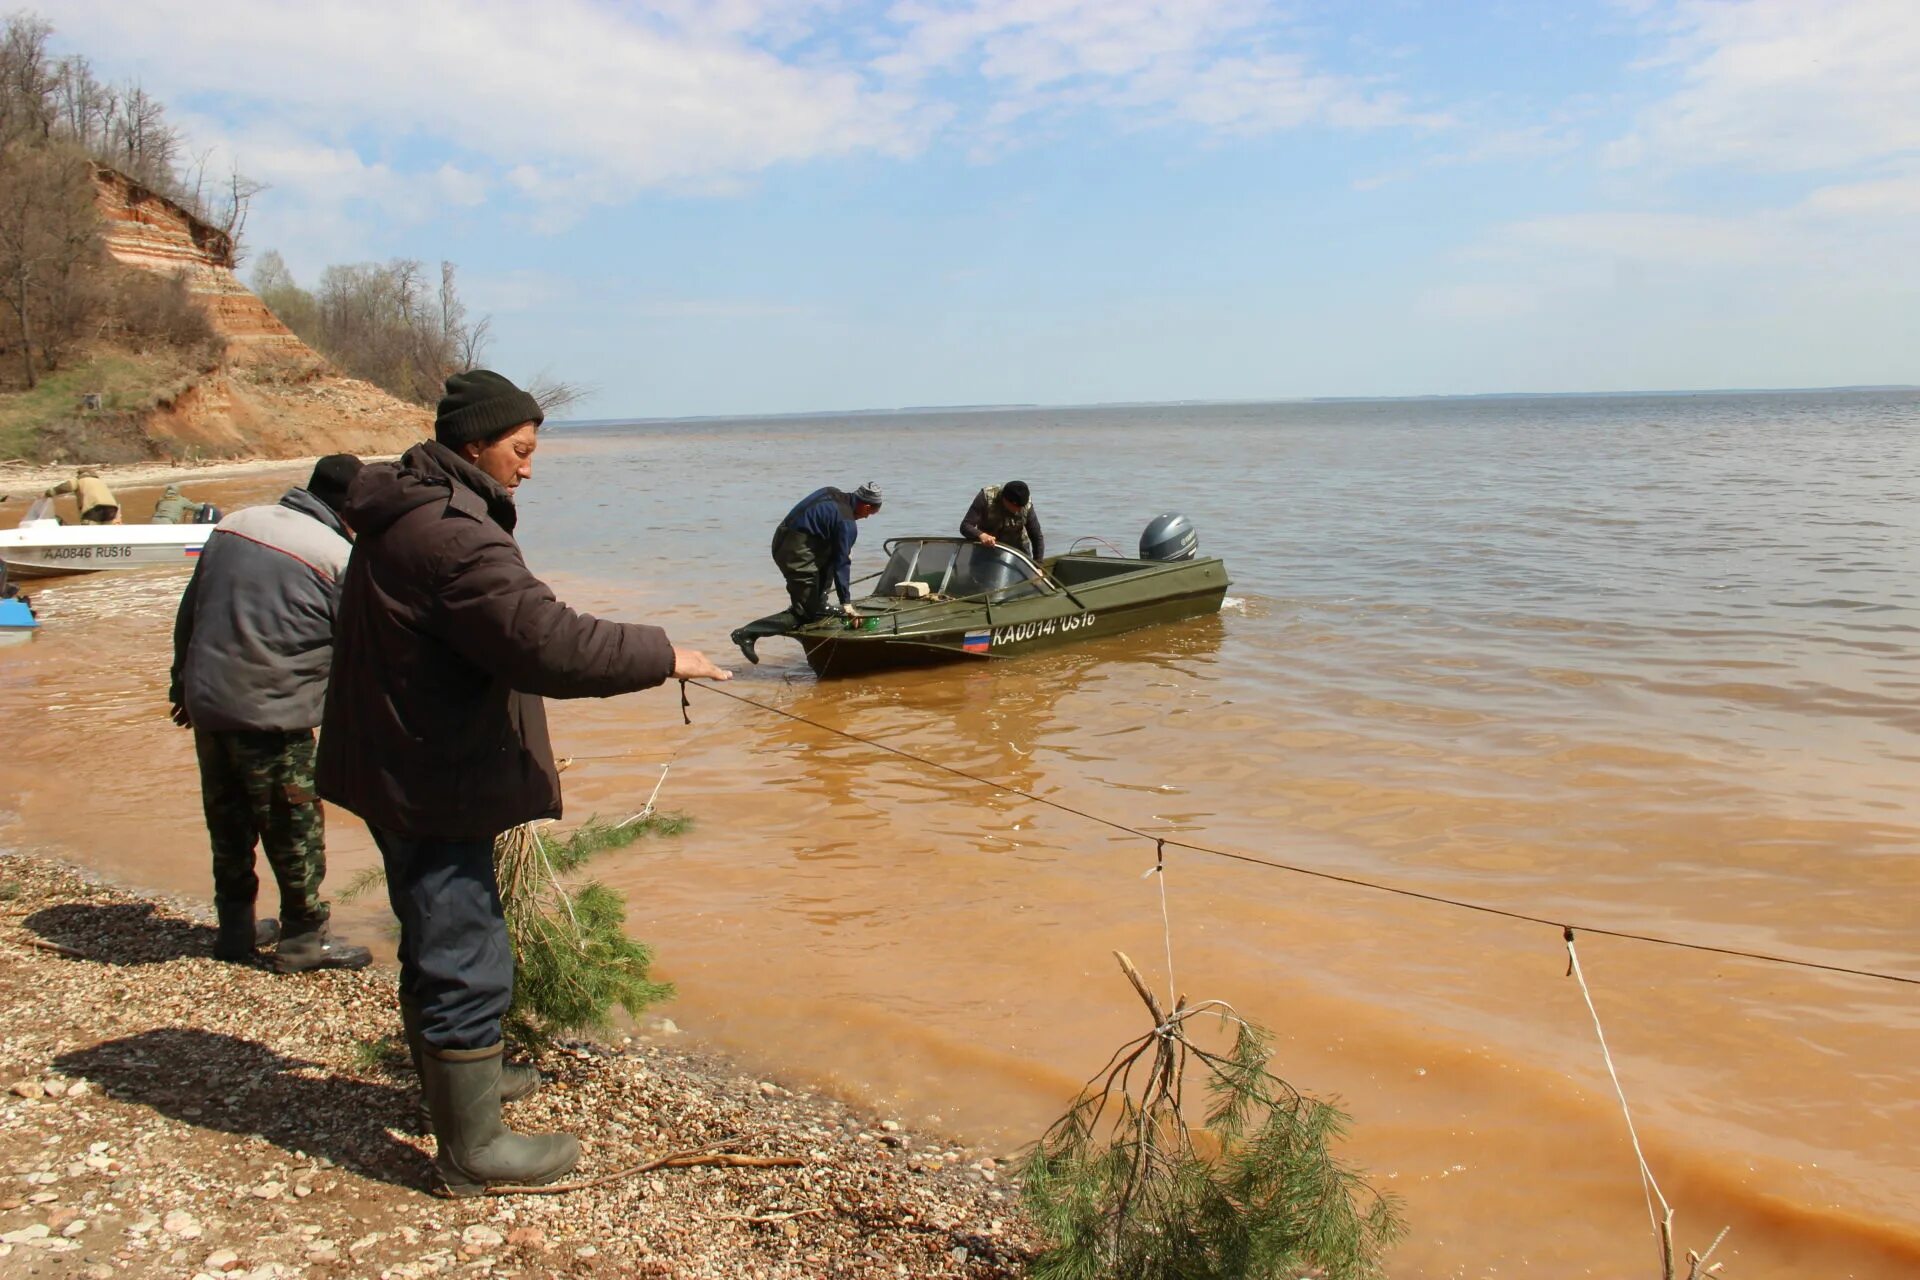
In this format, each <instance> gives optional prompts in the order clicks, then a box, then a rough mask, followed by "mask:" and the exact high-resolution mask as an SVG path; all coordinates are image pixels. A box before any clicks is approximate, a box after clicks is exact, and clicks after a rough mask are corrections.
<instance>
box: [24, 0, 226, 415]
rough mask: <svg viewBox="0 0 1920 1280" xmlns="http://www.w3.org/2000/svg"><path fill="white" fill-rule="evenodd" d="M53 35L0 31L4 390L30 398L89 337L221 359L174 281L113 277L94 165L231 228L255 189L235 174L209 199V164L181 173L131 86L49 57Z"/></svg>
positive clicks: (151, 108) (166, 129) (167, 133)
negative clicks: (225, 190)
mask: <svg viewBox="0 0 1920 1280" xmlns="http://www.w3.org/2000/svg"><path fill="white" fill-rule="evenodd" d="M51 34H52V28H51V27H50V26H48V24H46V23H45V22H43V21H41V20H40V19H38V18H35V17H31V16H28V15H18V14H17V15H15V16H13V17H10V18H8V19H7V20H6V23H5V26H4V27H3V28H0V386H5V385H7V384H12V385H14V386H17V387H23V388H26V389H29V390H30V389H32V388H33V387H34V386H36V385H37V384H38V382H39V380H40V377H41V375H42V374H44V373H46V372H48V371H51V370H56V369H58V368H60V366H61V364H62V362H63V361H65V360H66V359H67V357H68V356H69V354H70V353H71V352H72V351H74V350H75V349H76V348H77V347H79V346H80V345H82V344H83V343H84V342H85V341H87V340H88V339H91V338H106V339H110V340H117V341H120V342H123V343H127V344H131V345H135V346H142V347H148V346H164V347H168V348H171V349H174V350H177V351H180V352H182V353H184V354H186V355H188V356H189V357H190V358H193V359H209V358H213V357H215V356H217V354H218V348H219V345H220V344H219V339H218V337H217V335H216V334H215V332H214V330H213V326H212V325H211V323H210V322H209V321H208V319H207V317H206V316H205V314H204V313H203V312H201V310H200V309H199V308H198V307H197V306H195V305H194V303H193V300H192V298H191V296H190V295H189V293H188V290H187V287H186V284H185V282H184V281H180V280H169V279H167V278H165V277H159V276H150V275H144V274H141V273H134V272H116V271H113V270H112V269H111V268H110V266H109V264H108V261H107V257H106V253H105V250H104V248H103V246H102V244H101V240H100V213H99V208H98V205H97V203H96V195H95V186H94V178H93V166H94V165H95V164H106V165H110V166H111V167H114V168H117V169H120V170H121V171H122V172H123V173H126V174H127V175H128V176H129V177H131V178H132V179H133V180H134V181H135V182H136V183H138V184H139V185H142V186H145V187H148V188H149V189H151V190H154V191H156V192H158V193H159V194H161V195H164V196H166V197H167V198H169V199H172V200H174V201H175V202H176V203H179V204H181V205H182V206H183V207H185V208H188V209H189V210H191V211H194V212H195V216H199V217H202V219H203V220H204V221H207V222H208V223H209V224H210V225H213V226H217V227H220V228H221V229H222V230H223V231H227V232H229V233H231V232H233V231H236V230H237V229H238V228H239V227H240V225H241V224H242V223H244V221H245V218H246V202H247V201H248V200H249V199H251V197H252V195H253V194H254V192H255V191H256V190H257V189H258V187H257V184H254V183H251V182H248V181H247V180H245V179H244V178H242V177H241V176H240V175H239V174H237V173H236V174H234V175H233V178H232V180H231V183H230V191H231V200H230V201H229V202H227V203H225V204H224V205H223V204H222V203H221V201H220V200H219V199H218V198H215V197H212V196H210V195H209V193H208V191H207V187H206V181H205V162H204V160H203V161H202V163H201V166H200V173H199V176H198V177H197V178H195V179H194V180H193V182H192V183H191V184H190V183H189V182H188V181H187V179H186V178H185V177H184V176H182V172H181V168H180V163H179V162H180V160H181V158H182V157H183V155H184V145H183V143H182V140H181V134H180V133H179V131H178V130H177V129H175V128H174V127H173V126H172V125H171V124H169V123H168V122H167V119H166V111H165V108H164V107H163V106H162V105H161V104H160V103H159V102H158V101H156V100H155V99H154V98H153V97H152V96H151V95H149V94H147V93H146V92H144V91H143V90H141V89H140V88H139V87H138V86H137V85H128V86H124V87H114V86H110V85H106V84H103V83H102V82H101V81H100V80H99V79H98V78H96V77H95V76H94V74H93V72H92V70H91V69H90V68H89V67H88V65H87V62H86V60H85V59H84V58H77V57H75V58H54V57H53V56H51V55H50V54H49V52H48V50H47V40H48V37H49V36H51Z"/></svg>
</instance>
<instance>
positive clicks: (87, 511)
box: [46, 467, 120, 524]
mask: <svg viewBox="0 0 1920 1280" xmlns="http://www.w3.org/2000/svg"><path fill="white" fill-rule="evenodd" d="M63 493H70V494H72V495H73V501H74V505H75V506H77V507H78V508H79V509H80V523H81V524H119V523H120V499H118V498H116V497H114V496H113V490H111V489H109V488H107V482H106V481H105V480H102V479H101V478H100V473H99V472H98V471H95V470H94V469H93V468H92V467H82V468H80V470H78V471H76V472H74V475H73V479H71V480H62V481H61V482H60V483H59V484H57V485H55V486H53V488H51V489H49V490H47V492H46V496H47V497H49V498H57V497H59V496H60V495H61V494H63Z"/></svg>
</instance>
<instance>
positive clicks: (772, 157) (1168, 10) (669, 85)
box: [56, 0, 1440, 245]
mask: <svg viewBox="0 0 1920 1280" xmlns="http://www.w3.org/2000/svg"><path fill="white" fill-rule="evenodd" d="M57 7H58V13H57V14H56V24H57V26H58V28H59V36H60V39H61V42H62V44H63V45H64V46H66V47H70V48H73V49H76V50H79V51H83V52H86V53H87V54H89V55H90V56H91V57H92V58H93V60H94V61H95V64H96V65H97V66H99V67H101V68H102V69H103V70H105V71H107V73H108V74H111V75H115V76H118V75H124V74H128V73H131V74H134V75H137V76H139V77H140V78H141V79H142V80H143V81H144V82H145V84H146V86H147V87H148V88H149V89H151V90H154V91H156V92H157V93H158V94H159V95H160V96H161V97H162V98H163V99H164V100H167V101H170V102H172V103H173V104H174V105H175V108H176V116H177V117H179V118H182V120H183V123H186V124H187V125H188V128H189V132H190V134H191V136H192V138H193V140H194V144H195V145H196V146H214V147H216V148H217V149H218V151H219V152H220V153H221V156H222V161H223V163H224V162H225V160H226V158H227V157H232V158H234V159H237V161H238V162H239V164H240V165H241V166H242V167H243V169H245V170H246V171H247V172H249V173H250V174H254V175H257V176H259V177H261V178H263V179H264V180H266V181H268V182H270V183H271V184H272V185H273V188H274V194H273V195H272V196H271V197H269V198H268V201H267V203H268V204H270V205H272V206H274V207H275V208H276V209H277V210H278V212H266V211H265V210H263V211H262V215H263V216H262V218H261V220H260V221H259V222H257V223H256V227H257V228H258V229H259V230H261V231H263V232H264V231H267V230H276V231H277V230H280V229H281V226H282V224H283V223H284V224H288V225H295V224H297V225H298V226H299V228H300V230H301V231H302V233H303V234H307V235H318V236H319V237H320V238H321V239H322V240H324V241H326V242H327V243H328V244H330V245H332V244H336V243H339V242H342V241H348V240H351V239H353V238H354V236H355V234H356V228H357V223H356V219H359V220H364V219H366V218H368V217H369V216H371V217H372V218H374V219H376V220H378V221H380V222H398V223H406V222H419V221H423V220H426V219H431V218H433V217H436V216H439V215H440V214H441V213H443V212H444V211H446V210H448V209H450V208H451V209H459V208H465V207H471V206H474V205H476V204H479V203H482V202H484V201H486V200H487V199H488V198H489V197H491V196H496V195H506V196H508V197H510V200H511V204H510V206H509V207H511V208H514V209H518V210H520V211H522V212H524V214H525V216H526V220H527V223H528V224H529V225H531V226H532V227H533V228H534V229H536V230H540V231H553V230H557V229H560V228H563V227H565V226H566V225H568V224H569V223H570V222H572V221H573V220H575V219H576V218H577V217H578V216H579V215H580V213H581V212H582V211H583V210H585V209H587V208H589V207H591V206H592V205H595V204H617V203H620V202H622V201H625V200H627V199H630V198H632V197H633V196H634V195H636V194H638V193H639V192H641V191H643V190H648V189H666V190H672V191H677V192H681V193H689V194H702V195H726V194H731V193H733V192H737V191H739V190H741V189H743V188H744V187H745V186H746V185H748V184H749V183H751V182H752V181H753V180H754V178H755V177H756V175H758V174H761V173H763V172H765V171H767V170H769V169H772V168H776V167H778V166H781V165H787V164H798V163H805V162H810V161H819V160H828V159H834V158H839V157H854V156H873V155H878V156H891V157H907V156H912V155H915V154H918V153H920V152H922V151H923V150H925V149H926V148H927V147H928V146H929V145H931V144H932V142H933V141H934V140H935V139H936V138H940V137H942V136H945V137H950V138H953V139H954V140H956V141H958V142H959V143H961V144H962V145H963V146H967V147H971V148H972V149H973V151H974V153H975V154H976V155H980V154H985V153H988V152H991V151H994V150H997V149H999V148H1001V147H1003V146H1004V145H1005V144H1006V142H1007V141H1008V140H1009V139H1010V138H1012V137H1013V136H1014V134H1015V130H1016V129H1020V130H1031V129H1032V128H1033V125H1034V122H1035V118H1036V117H1038V116H1052V117H1057V118H1062V119H1064V118H1065V117H1067V116H1069V115H1071V114H1073V113H1076V112H1081V111H1097V112H1100V113H1103V114H1105V115H1106V116H1108V117H1110V122H1111V123H1114V124H1116V125H1118V126H1119V127H1136V126H1151V125H1165V124H1184V125H1187V126H1190V127H1195V128H1198V129H1201V130H1203V131H1210V132H1215V133H1222V134H1247V133H1257V132H1271V131H1277V130H1284V129H1291V128H1296V127H1301V126H1305V125H1318V126H1323V127H1332V128H1341V129H1373V128H1381V127H1387V126H1396V125H1419V126H1426V125H1432V124H1436V123H1439V122H1440V118H1439V117H1438V116H1435V115H1432V114H1421V113H1419V112H1416V111H1414V110H1412V109H1411V107H1410V106H1409V105H1408V103H1407V102H1406V101H1405V100H1404V99H1403V98H1402V97H1401V96H1400V95H1398V94H1397V93H1394V92H1391V91H1388V90H1386V89H1384V88H1383V87H1381V86H1379V85H1376V84H1373V83H1369V82H1365V81H1361V80H1356V79H1353V78H1351V77H1347V76H1342V75H1337V74H1334V73H1331V72H1328V71H1325V70H1321V69H1317V68H1316V67H1315V66H1314V65H1313V64H1312V63H1311V62H1310V61H1309V59H1308V58H1307V57H1306V56H1304V55H1303V54H1302V53H1300V52H1299V51H1298V49H1297V48H1294V47H1289V33H1288V31H1287V29H1286V28H1285V26H1284V23H1283V22H1282V21H1281V20H1280V19H1278V18H1277V17H1276V16H1275V6H1274V4H1273V3H1272V0H945V2H939V3H936V2H933V0H898V2H894V0H866V2H865V3H860V2H857V0H855V2H848V0H636V2H634V3H613V2H612V0H548V2H547V3H545V4H543V5H541V6H539V7H538V8H534V7H530V6H528V5H526V4H525V3H522V2H520V0H309V2H307V3H298V4H296V3H290V2H288V0H144V2H143V3H141V4H127V3H124V0H62V2H61V3H60V4H59V5H58V6H57Z"/></svg>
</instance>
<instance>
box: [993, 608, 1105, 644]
mask: <svg viewBox="0 0 1920 1280" xmlns="http://www.w3.org/2000/svg"><path fill="white" fill-rule="evenodd" d="M1093 620H1094V615H1093V614H1091V613H1076V614H1074V615H1073V616H1072V617H1070V618H1046V619H1043V620H1041V621H1039V622H1016V623H1014V624H1013V625H1012V626H1010V627H996V628H994V632H993V643H994V644H996V645H1003V644H1019V643H1020V642H1021V641H1023V640H1038V639H1039V638H1040V637H1041V636H1052V635H1061V634H1063V633H1066V632H1070V631H1078V630H1080V629H1081V628H1082V627H1090V626H1092V625H1093Z"/></svg>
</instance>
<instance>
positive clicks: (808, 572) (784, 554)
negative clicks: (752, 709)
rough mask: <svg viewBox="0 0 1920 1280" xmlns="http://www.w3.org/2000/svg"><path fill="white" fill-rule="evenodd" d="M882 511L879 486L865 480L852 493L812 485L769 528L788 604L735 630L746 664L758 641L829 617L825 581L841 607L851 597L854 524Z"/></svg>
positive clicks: (755, 657)
mask: <svg viewBox="0 0 1920 1280" xmlns="http://www.w3.org/2000/svg"><path fill="white" fill-rule="evenodd" d="M879 509H880V486H879V485H878V484H876V483H875V482H874V481H871V480H869V481H867V483H865V484H863V485H861V486H860V487H859V488H858V489H855V490H854V491H853V492H852V493H846V492H843V491H842V490H839V489H835V488H833V487H832V486H828V487H827V488H824V489H815V490H814V491H813V492H812V493H810V494H808V495H807V496H806V497H804V498H802V499H800V501H799V502H798V503H797V504H795V506H794V508H793V510H791V511H789V512H787V518H786V519H784V520H782V521H781V522H780V527H779V528H777V529H775V530H774V531H773V563H774V567H775V568H777V569H779V570H780V572H781V574H782V575H783V576H784V577H785V578H786V580H787V599H788V605H787V607H786V608H785V609H782V610H781V611H780V612H779V613H773V614H768V615H767V616H766V617H764V618H761V619H759V620H758V621H756V622H749V623H748V624H747V625H746V626H744V627H741V628H740V629H739V630H738V631H735V632H734V633H733V642H734V643H735V644H737V645H739V646H740V652H741V653H743V654H745V655H746V657H747V661H748V662H758V661H760V657H759V655H758V654H756V653H755V652H754V651H753V645H754V642H755V641H756V640H761V639H764V638H765V637H767V636H784V635H791V634H792V633H793V632H795V631H797V630H799V629H800V628H801V627H804V626H806V625H807V624H808V623H809V622H815V621H818V620H819V619H821V618H824V617H826V616H827V613H828V612H829V610H828V608H827V585H828V583H829V581H831V583H832V584H833V589H834V591H835V593H836V594H837V595H838V596H839V597H840V608H841V610H842V611H845V610H846V608H847V601H848V599H849V598H850V597H851V595H852V583H851V575H852V572H853V544H854V542H855V541H856V540H857V539H858V538H859V537H860V530H859V527H858V526H857V525H856V524H855V523H854V522H855V521H857V520H865V519H866V518H867V517H868V516H870V515H872V514H873V513H874V512H876V511H878V510H879Z"/></svg>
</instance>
